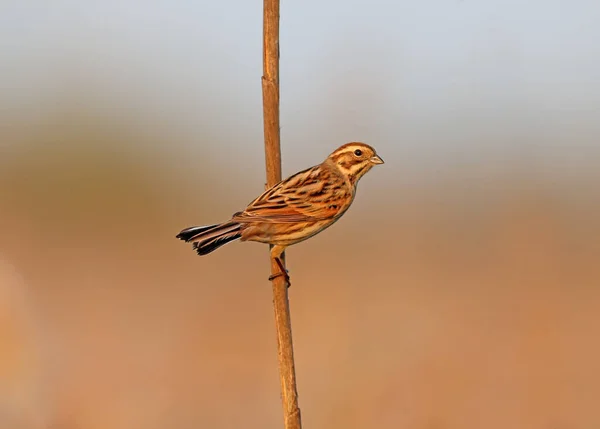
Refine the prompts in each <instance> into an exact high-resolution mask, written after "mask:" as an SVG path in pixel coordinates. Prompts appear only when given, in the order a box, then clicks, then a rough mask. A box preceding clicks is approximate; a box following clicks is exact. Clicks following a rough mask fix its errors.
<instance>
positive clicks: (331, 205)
mask: <svg viewBox="0 0 600 429" xmlns="http://www.w3.org/2000/svg"><path fill="white" fill-rule="evenodd" d="M376 164H383V160H382V159H381V158H380V157H379V156H377V154H376V153H375V149H373V148H372V147H371V146H369V145H367V144H365V143H358V142H354V143H347V144H345V145H343V146H341V147H340V148H338V149H337V150H336V151H334V152H333V153H332V154H331V155H329V156H328V157H327V159H326V160H325V161H323V162H322V163H321V164H319V165H316V166H314V167H311V168H309V169H307V170H304V171H301V172H299V173H296V174H294V175H293V176H290V177H288V178H287V179H285V180H283V181H281V182H279V183H278V184H276V185H275V186H273V187H271V188H270V189H268V190H266V191H265V192H264V193H263V194H262V195H261V196H259V197H258V198H257V199H255V200H254V201H252V202H251V203H250V204H249V205H248V207H246V209H245V210H244V211H243V212H238V213H235V214H234V215H233V217H232V218H231V220H229V221H227V222H225V223H221V224H215V225H208V226H193V227H191V228H186V229H184V230H183V231H181V232H180V233H179V234H177V238H179V239H181V240H184V241H186V242H193V243H194V244H193V247H194V249H195V250H196V252H197V253H198V255H206V254H208V253H210V252H212V251H213V250H215V249H217V248H219V247H221V246H222V245H224V244H226V243H229V242H230V241H234V240H237V239H240V240H241V241H258V242H260V243H268V244H271V245H273V247H272V249H271V257H272V258H273V259H274V260H275V261H276V262H277V264H278V265H279V267H280V269H281V272H280V273H279V274H277V275H275V276H271V277H270V278H269V279H270V280H272V279H273V278H274V277H277V276H280V275H283V276H285V277H286V280H287V282H288V284H289V276H288V274H287V271H286V270H285V269H284V267H283V263H282V262H281V259H280V257H281V254H282V253H283V251H284V250H285V248H286V247H287V246H291V245H292V244H296V243H299V242H300V241H303V240H306V239H307V238H310V237H312V236H313V235H315V234H318V233H319V232H321V231H323V230H324V229H325V228H327V227H329V226H331V225H333V224H334V223H335V222H336V221H337V220H338V219H339V218H340V217H341V216H342V215H343V214H344V213H345V212H346V210H348V208H349V207H350V205H351V204H352V201H353V200H354V195H355V193H356V185H357V184H358V181H359V179H360V178H361V177H362V176H364V175H365V173H366V172H367V171H369V170H370V169H371V168H372V167H373V166H374V165H376Z"/></svg>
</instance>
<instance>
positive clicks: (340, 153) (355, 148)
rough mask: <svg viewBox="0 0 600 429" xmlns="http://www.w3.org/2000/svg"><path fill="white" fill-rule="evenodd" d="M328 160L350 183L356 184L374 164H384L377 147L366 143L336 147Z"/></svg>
mask: <svg viewBox="0 0 600 429" xmlns="http://www.w3.org/2000/svg"><path fill="white" fill-rule="evenodd" d="M328 160H329V161H331V162H332V163H333V164H334V165H335V166H336V167H337V168H338V169H339V171H340V172H341V173H342V174H343V175H344V176H346V177H347V178H348V180H349V181H350V183H352V184H356V183H357V182H358V180H359V179H360V178H361V177H362V176H364V175H365V173H366V172H367V171H369V170H370V169H371V168H373V166H375V165H377V164H383V160H382V159H381V158H380V157H379V156H378V155H377V153H376V152H375V149H373V148H372V147H371V146H369V145H368V144H365V143H360V142H352V143H346V144H345V145H343V146H340V147H339V148H338V149H336V150H335V151H334V152H333V153H332V154H331V155H329V157H328Z"/></svg>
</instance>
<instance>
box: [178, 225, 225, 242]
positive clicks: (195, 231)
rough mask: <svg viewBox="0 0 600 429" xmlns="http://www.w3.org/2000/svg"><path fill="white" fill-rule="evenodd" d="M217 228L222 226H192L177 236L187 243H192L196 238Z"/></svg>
mask: <svg viewBox="0 0 600 429" xmlns="http://www.w3.org/2000/svg"><path fill="white" fill-rule="evenodd" d="M217 226H220V224H218V223H216V224H214V225H207V226H192V227H190V228H186V229H184V230H183V231H181V232H180V233H179V234H177V236H176V237H177V238H179V239H180V240H183V241H185V242H188V241H192V240H193V239H194V237H196V236H198V235H200V234H202V233H203V232H206V231H208V230H211V229H213V228H215V227H217Z"/></svg>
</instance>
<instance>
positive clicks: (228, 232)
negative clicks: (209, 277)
mask: <svg viewBox="0 0 600 429" xmlns="http://www.w3.org/2000/svg"><path fill="white" fill-rule="evenodd" d="M241 227H242V226H241V225H240V224H239V223H237V222H233V221H229V222H225V223H220V224H216V225H208V226H192V227H191V228H186V229H184V230H183V231H181V232H180V233H179V234H177V238H179V239H180V240H183V241H185V242H186V243H187V242H193V243H194V244H193V246H194V250H195V251H196V253H198V255H207V254H209V253H210V252H212V251H213V250H216V249H218V248H219V247H221V246H222V245H224V244H227V243H229V242H230V241H233V240H237V239H239V238H241V237H242V232H241Z"/></svg>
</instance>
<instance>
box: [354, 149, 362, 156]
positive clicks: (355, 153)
mask: <svg viewBox="0 0 600 429" xmlns="http://www.w3.org/2000/svg"><path fill="white" fill-rule="evenodd" d="M354 155H356V156H361V155H362V150H360V149H356V150H355V151H354Z"/></svg>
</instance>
